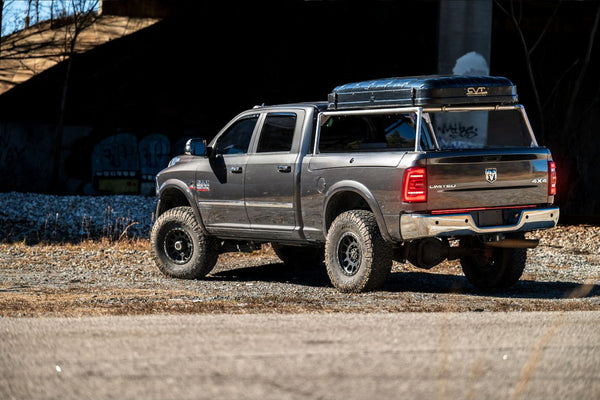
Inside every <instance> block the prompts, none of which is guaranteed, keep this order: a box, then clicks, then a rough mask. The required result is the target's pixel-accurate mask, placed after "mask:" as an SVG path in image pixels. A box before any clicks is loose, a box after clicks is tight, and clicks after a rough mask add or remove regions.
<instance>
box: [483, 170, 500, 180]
mask: <svg viewBox="0 0 600 400" xmlns="http://www.w3.org/2000/svg"><path fill="white" fill-rule="evenodd" d="M496 179H498V171H497V170H496V168H486V169H485V180H486V181H488V182H489V183H494V182H496Z"/></svg>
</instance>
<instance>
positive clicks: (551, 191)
mask: <svg viewBox="0 0 600 400" xmlns="http://www.w3.org/2000/svg"><path fill="white" fill-rule="evenodd" d="M555 194H556V163H555V162H554V161H548V195H549V196H554V195H555Z"/></svg>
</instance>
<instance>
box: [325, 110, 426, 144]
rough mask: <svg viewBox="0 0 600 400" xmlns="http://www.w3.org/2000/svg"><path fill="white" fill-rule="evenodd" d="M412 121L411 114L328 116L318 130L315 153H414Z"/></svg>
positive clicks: (413, 121) (413, 115) (414, 134)
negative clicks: (316, 150) (409, 151)
mask: <svg viewBox="0 0 600 400" xmlns="http://www.w3.org/2000/svg"><path fill="white" fill-rule="evenodd" d="M415 120H416V115H415V114H414V113H409V114H374V115H332V116H330V117H329V118H327V119H326V120H325V122H324V123H323V125H322V126H321V134H320V138H319V151H320V152H321V153H340V152H347V151H361V152H375V151H398V150H414V148H415V137H416V131H415V125H416V123H415Z"/></svg>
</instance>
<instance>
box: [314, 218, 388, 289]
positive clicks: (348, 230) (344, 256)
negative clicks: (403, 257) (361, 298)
mask: <svg viewBox="0 0 600 400" xmlns="http://www.w3.org/2000/svg"><path fill="white" fill-rule="evenodd" d="M325 264H326V266H327V274H328V275H329V279H330V280H331V283H332V284H333V286H335V287H336V288H337V289H338V290H340V291H342V292H353V293H358V292H365V291H370V290H375V289H377V288H379V287H381V286H382V285H383V283H384V282H385V280H386V279H387V277H388V275H389V274H390V271H391V269H392V249H391V247H390V246H389V244H388V243H386V242H385V241H384V240H383V238H382V237H381V232H380V231H379V226H378V225H377V221H376V220H375V216H374V215H373V213H372V212H370V211H365V210H352V211H347V212H344V213H342V214H340V215H339V216H338V217H337V218H336V219H335V220H334V221H333V224H332V225H331V228H330V229H329V232H328V233H327V241H326V242H325Z"/></svg>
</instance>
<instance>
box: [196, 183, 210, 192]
mask: <svg viewBox="0 0 600 400" xmlns="http://www.w3.org/2000/svg"><path fill="white" fill-rule="evenodd" d="M196 191H198V192H209V191H210V181H204V180H197V181H196Z"/></svg>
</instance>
